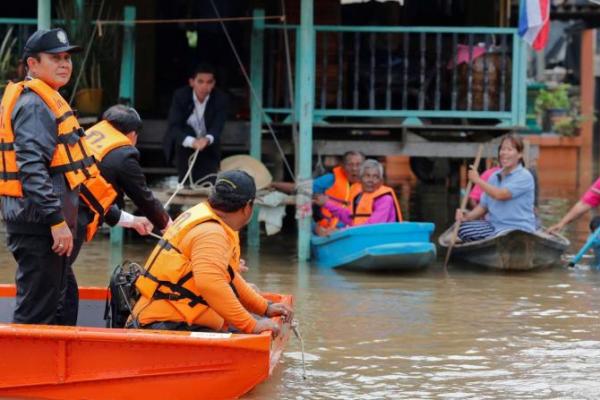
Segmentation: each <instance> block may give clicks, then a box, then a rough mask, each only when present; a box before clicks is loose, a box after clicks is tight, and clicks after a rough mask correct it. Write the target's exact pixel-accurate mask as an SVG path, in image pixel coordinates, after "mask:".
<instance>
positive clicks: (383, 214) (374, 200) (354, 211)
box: [314, 160, 402, 226]
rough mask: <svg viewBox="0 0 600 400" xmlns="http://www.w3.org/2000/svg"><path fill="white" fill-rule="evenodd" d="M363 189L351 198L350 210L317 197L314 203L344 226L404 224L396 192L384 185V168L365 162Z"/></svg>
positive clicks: (322, 196) (361, 169)
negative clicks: (387, 223)
mask: <svg viewBox="0 0 600 400" xmlns="http://www.w3.org/2000/svg"><path fill="white" fill-rule="evenodd" d="M360 182H361V186H362V189H361V190H360V191H359V192H358V193H356V194H355V195H354V196H353V197H352V199H351V209H348V208H345V207H342V206H340V205H338V204H337V203H336V202H334V201H331V200H329V199H328V197H327V195H318V196H316V198H315V200H314V201H315V203H316V204H318V205H320V206H322V207H325V208H326V209H328V210H329V211H330V212H331V213H332V214H333V215H334V216H335V217H337V218H339V220H340V221H341V222H342V223H343V224H344V225H345V226H355V225H363V224H380V223H386V222H401V221H402V212H401V211H400V205H399V203H398V199H397V198H396V194H395V193H394V190H393V189H392V188H391V187H389V186H386V185H384V184H383V166H382V165H381V163H379V161H377V160H366V161H365V162H364V163H363V164H362V166H361V168H360Z"/></svg>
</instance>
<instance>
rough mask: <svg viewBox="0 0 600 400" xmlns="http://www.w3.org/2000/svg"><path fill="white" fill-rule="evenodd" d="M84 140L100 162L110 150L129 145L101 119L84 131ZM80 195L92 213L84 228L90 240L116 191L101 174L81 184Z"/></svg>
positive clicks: (120, 134)
mask: <svg viewBox="0 0 600 400" xmlns="http://www.w3.org/2000/svg"><path fill="white" fill-rule="evenodd" d="M85 141H86V142H87V145H88V147H89V148H90V149H91V150H92V154H93V155H94V157H95V158H96V161H98V162H100V161H102V160H103V159H104V157H106V155H107V154H108V153H110V152H111V151H112V150H114V149H116V148H119V147H123V146H131V141H130V140H129V139H128V138H127V137H126V136H125V135H123V134H122V133H121V132H119V131H118V130H117V129H115V128H114V127H113V126H112V125H111V124H110V123H109V122H108V121H101V122H99V123H97V124H96V125H94V126H92V127H91V128H89V129H88V130H87V131H86V132H85ZM79 194H80V197H81V198H82V199H83V201H84V202H85V203H86V204H87V205H88V207H89V209H90V210H91V211H92V212H93V214H94V219H93V220H92V221H91V222H90V223H89V224H88V226H87V229H86V231H87V232H86V240H87V241H90V240H92V238H93V237H94V235H95V234H96V231H97V230H98V227H99V226H100V225H102V222H103V219H104V215H105V214H106V212H107V211H108V209H109V208H110V207H111V206H112V205H113V203H114V202H115V200H116V199H117V191H116V190H115V189H114V188H113V187H112V185H111V184H110V183H108V182H107V181H106V179H104V177H103V176H102V175H101V174H98V175H97V176H96V177H94V178H92V179H89V180H87V181H85V182H84V183H83V184H82V185H81V191H80V193H79Z"/></svg>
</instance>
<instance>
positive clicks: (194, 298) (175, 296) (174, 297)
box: [144, 271, 208, 307]
mask: <svg viewBox="0 0 600 400" xmlns="http://www.w3.org/2000/svg"><path fill="white" fill-rule="evenodd" d="M144 276H145V277H147V278H148V279H150V280H152V281H154V282H156V283H158V287H157V288H156V290H155V291H154V294H153V295H152V297H153V298H154V299H155V300H170V301H179V300H189V306H190V307H194V306H196V305H198V304H204V305H205V306H208V303H207V302H206V300H204V299H203V298H202V296H198V295H196V294H195V293H194V292H192V291H191V290H189V289H186V288H184V287H183V284H184V283H185V282H187V281H188V280H189V279H190V278H191V277H192V272H191V271H190V272H189V273H187V274H186V275H184V276H183V277H182V278H181V279H179V281H178V282H177V283H172V282H169V281H163V280H160V279H158V278H157V277H155V276H154V275H152V274H151V273H150V272H148V271H146V272H145V273H144ZM161 286H164V287H166V288H167V289H169V290H170V291H171V293H165V292H161V291H160V287H161Z"/></svg>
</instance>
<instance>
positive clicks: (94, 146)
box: [66, 104, 172, 325]
mask: <svg viewBox="0 0 600 400" xmlns="http://www.w3.org/2000/svg"><path fill="white" fill-rule="evenodd" d="M141 128H142V119H141V118H140V116H139V114H138V113H137V111H136V110H135V109H133V108H132V107H128V106H125V105H121V104H118V105H115V106H112V107H110V108H109V109H108V110H106V111H105V112H104V114H103V115H102V120H101V121H100V122H99V123H97V124H96V125H94V126H92V127H91V128H89V129H88V130H87V131H86V133H85V135H86V136H85V140H86V142H87V144H88V146H89V148H90V150H91V151H92V153H93V154H94V157H95V158H96V161H97V162H98V167H99V169H100V175H99V176H97V177H95V178H92V179H90V180H88V181H86V182H85V183H84V184H83V185H82V186H81V191H80V199H81V200H82V201H80V203H79V204H80V207H79V217H78V228H77V229H78V234H77V239H75V246H74V250H73V254H72V255H71V262H72V263H74V262H75V258H76V257H77V255H78V253H79V250H80V249H81V246H82V245H83V242H84V241H89V240H91V239H92V238H93V237H94V235H95V233H96V231H97V229H98V228H99V227H100V226H101V225H102V223H103V222H106V223H107V224H108V225H110V226H115V225H117V226H121V227H124V228H132V229H135V230H136V231H137V232H138V233H139V234H140V235H147V234H149V233H150V232H152V229H153V227H156V228H158V229H159V230H161V231H162V230H164V229H165V228H166V227H167V226H168V225H169V224H170V223H171V222H172V221H171V218H170V217H169V214H167V212H166V211H165V209H164V208H163V206H162V204H161V203H160V202H159V201H158V200H157V199H156V198H155V197H154V195H153V194H152V191H151V190H150V189H149V188H148V185H147V183H146V177H145V176H144V173H143V172H142V168H141V166H140V162H139V158H140V154H139V152H138V150H137V149H136V148H135V145H136V143H137V138H138V132H140V130H141ZM124 194H126V195H127V197H129V198H130V199H131V201H132V202H133V204H135V206H136V207H137V208H138V210H139V211H141V213H142V214H144V215H145V216H143V217H140V216H134V215H131V214H129V213H128V212H126V211H125V210H123V206H124V200H123V196H124ZM68 281H69V282H68V284H67V296H66V299H67V303H68V304H69V305H70V307H69V309H70V310H72V312H71V313H70V314H69V315H70V317H71V318H72V320H71V321H70V322H71V323H72V324H73V325H74V324H76V322H77V309H78V304H79V291H78V287H77V280H76V279H75V275H74V274H70V275H69V276H68Z"/></svg>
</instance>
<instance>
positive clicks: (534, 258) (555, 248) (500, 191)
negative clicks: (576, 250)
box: [439, 134, 569, 269]
mask: <svg viewBox="0 0 600 400" xmlns="http://www.w3.org/2000/svg"><path fill="white" fill-rule="evenodd" d="M523 149H524V144H523V140H522V139H521V138H520V137H519V136H518V135H516V134H507V135H505V136H504V137H503V138H502V139H501V141H500V146H499V147H498V159H499V161H500V166H501V169H500V170H499V171H496V172H495V173H493V174H492V175H491V176H490V178H489V180H488V181H487V182H486V181H485V180H484V179H482V178H481V177H480V176H479V173H478V172H477V170H476V169H475V168H471V170H470V171H469V179H470V180H471V181H472V182H473V183H474V184H476V185H479V187H481V189H482V190H483V192H484V193H483V195H482V196H481V202H480V204H478V205H477V206H476V207H475V208H474V209H473V210H471V211H469V212H466V213H463V211H461V210H457V211H456V221H457V223H458V224H460V228H459V230H458V238H459V240H460V243H458V244H457V245H456V246H455V250H454V251H455V253H453V254H452V255H453V256H454V258H463V259H465V260H467V261H469V262H472V263H475V264H480V265H484V266H487V267H491V268H499V269H532V268H538V267H540V266H547V265H549V264H552V263H553V262H557V261H558V260H559V259H560V255H561V254H562V252H564V250H565V249H566V247H567V246H568V245H569V242H568V240H566V239H564V238H562V237H559V236H557V235H551V234H546V233H540V232H536V231H537V222H536V216H535V211H534V200H535V183H534V178H533V176H532V174H531V173H530V172H529V171H528V170H527V169H526V168H525V167H524V165H523V164H524V163H523ZM447 233H448V232H447ZM439 243H440V245H441V246H444V247H447V246H449V245H450V237H449V236H448V235H447V234H444V235H442V236H441V237H440V240H439ZM550 249H552V251H550ZM546 251H548V252H547V253H546V254H543V257H541V258H540V257H538V254H537V253H538V252H541V253H545V252H546ZM548 257H549V258H548Z"/></svg>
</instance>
